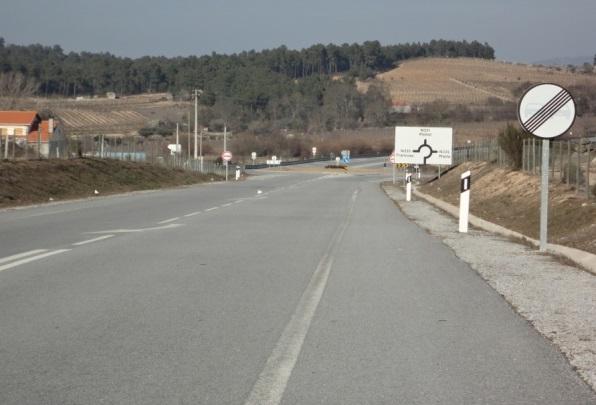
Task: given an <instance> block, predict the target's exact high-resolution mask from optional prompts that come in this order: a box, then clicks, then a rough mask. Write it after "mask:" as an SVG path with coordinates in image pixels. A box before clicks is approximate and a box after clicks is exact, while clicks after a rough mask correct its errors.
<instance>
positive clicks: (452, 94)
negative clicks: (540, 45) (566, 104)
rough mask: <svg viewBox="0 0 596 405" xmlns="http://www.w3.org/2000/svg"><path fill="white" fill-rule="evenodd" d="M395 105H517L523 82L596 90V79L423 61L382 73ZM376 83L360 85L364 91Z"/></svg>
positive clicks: (490, 64)
mask: <svg viewBox="0 0 596 405" xmlns="http://www.w3.org/2000/svg"><path fill="white" fill-rule="evenodd" d="M376 81H380V82H382V83H384V84H385V85H386V86H387V87H388V89H389V91H390V94H391V97H392V99H393V101H394V102H402V103H407V104H425V103H429V102H432V101H434V100H437V99H444V100H446V101H448V102H450V103H454V104H460V103H461V104H477V105H484V104H486V103H487V102H488V100H489V98H490V97H492V98H496V99H499V100H501V101H513V102H514V101H516V100H517V97H516V96H515V95H514V94H513V91H514V90H515V89H516V88H517V87H519V86H520V85H521V84H522V83H524V82H532V83H538V82H555V83H558V84H560V85H563V86H577V85H580V86H588V87H596V75H586V74H581V73H571V72H568V71H564V70H562V71H557V70H556V69H554V68H546V67H538V66H533V65H523V64H512V63H506V62H497V61H489V60H484V59H471V58H452V59H447V58H424V59H417V60H410V61H406V62H404V63H403V64H402V65H401V66H400V67H399V68H397V69H394V70H391V71H389V72H385V73H382V74H380V75H378V76H377V77H376ZM372 82H373V81H369V82H361V83H359V88H360V89H361V90H365V89H366V88H368V86H369V85H370V84H371V83H372Z"/></svg>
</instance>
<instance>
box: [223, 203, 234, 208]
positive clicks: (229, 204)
mask: <svg viewBox="0 0 596 405" xmlns="http://www.w3.org/2000/svg"><path fill="white" fill-rule="evenodd" d="M232 204H233V203H227V204H224V205H222V206H221V208H226V207H229V206H231V205H232Z"/></svg>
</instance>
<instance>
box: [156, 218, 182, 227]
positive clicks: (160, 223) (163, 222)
mask: <svg viewBox="0 0 596 405" xmlns="http://www.w3.org/2000/svg"><path fill="white" fill-rule="evenodd" d="M179 219H180V217H176V218H170V219H164V220H163V221H161V222H158V223H157V224H158V225H163V224H168V223H170V222H174V221H178V220H179Z"/></svg>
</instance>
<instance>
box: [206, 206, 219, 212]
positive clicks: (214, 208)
mask: <svg viewBox="0 0 596 405" xmlns="http://www.w3.org/2000/svg"><path fill="white" fill-rule="evenodd" d="M218 208H219V207H211V208H207V209H206V210H205V212H209V211H213V210H216V209H218Z"/></svg>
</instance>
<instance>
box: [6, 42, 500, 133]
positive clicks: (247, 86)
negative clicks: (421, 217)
mask: <svg viewBox="0 0 596 405" xmlns="http://www.w3.org/2000/svg"><path fill="white" fill-rule="evenodd" d="M430 56H441V57H475V58H484V59H493V58H494V50H493V48H492V47H491V46H489V45H488V44H486V43H485V44H481V43H479V42H477V41H472V42H467V41H446V40H433V41H430V42H428V43H407V44H401V45H387V46H382V45H381V44H380V43H379V42H378V41H368V42H364V43H362V44H343V45H333V44H329V45H321V44H318V45H313V46H311V47H309V48H306V49H302V50H290V49H288V48H287V47H285V46H281V47H279V48H276V49H270V50H263V51H259V52H257V51H249V52H242V53H239V54H232V55H222V54H216V53H213V54H211V55H206V56H200V57H198V56H188V57H175V58H166V57H149V56H146V57H142V58H138V59H131V58H123V57H117V56H114V55H111V54H109V53H89V52H81V53H77V52H70V53H65V52H64V51H63V50H62V48H60V47H59V46H53V47H48V46H42V45H29V46H20V45H11V44H5V43H4V40H3V39H1V38H0V74H3V75H10V74H13V75H14V74H19V75H23V76H24V77H25V78H26V80H28V81H29V83H28V84H29V87H31V86H30V85H31V81H34V82H35V86H33V88H35V89H36V90H35V94H36V95H38V96H51V95H56V96H66V97H73V96H77V95H98V94H104V93H105V92H108V91H111V92H116V93H117V94H119V95H126V94H140V93H145V92H163V91H168V92H171V93H173V94H175V95H177V96H182V97H184V96H189V95H190V92H191V91H192V89H195V88H198V89H201V90H202V95H201V98H200V102H201V104H202V105H204V106H206V107H209V108H205V109H203V111H202V117H201V121H202V122H204V123H205V124H207V123H212V122H213V120H214V119H221V120H223V121H226V122H227V123H228V124H231V125H232V126H234V127H235V128H236V129H248V130H255V131H259V130H261V129H262V130H265V131H267V130H269V129H271V128H292V129H296V130H304V131H310V130H315V131H316V130H318V129H336V128H353V127H356V126H358V125H371V126H375V125H384V121H385V118H386V112H387V108H388V106H389V103H390V97H389V95H388V94H386V91H385V90H384V89H382V88H376V87H374V88H371V89H370V91H369V92H368V93H367V94H365V95H363V94H360V93H358V92H357V91H356V87H355V80H356V79H357V78H359V79H365V78H367V77H372V76H374V75H375V74H376V73H378V72H381V71H385V70H389V69H392V68H394V67H395V66H397V65H398V64H399V63H400V62H401V61H404V60H407V59H411V58H418V57H430ZM338 79H340V80H338ZM0 96H2V94H0Z"/></svg>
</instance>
